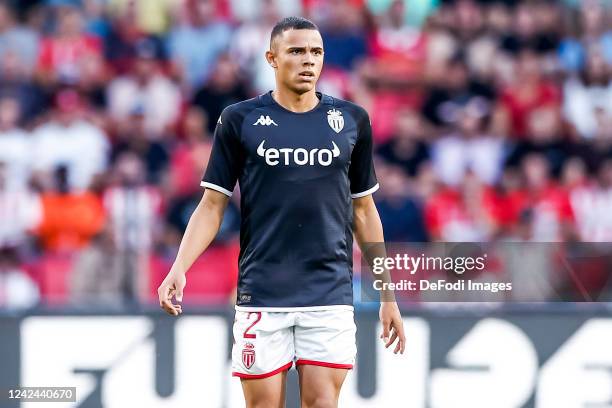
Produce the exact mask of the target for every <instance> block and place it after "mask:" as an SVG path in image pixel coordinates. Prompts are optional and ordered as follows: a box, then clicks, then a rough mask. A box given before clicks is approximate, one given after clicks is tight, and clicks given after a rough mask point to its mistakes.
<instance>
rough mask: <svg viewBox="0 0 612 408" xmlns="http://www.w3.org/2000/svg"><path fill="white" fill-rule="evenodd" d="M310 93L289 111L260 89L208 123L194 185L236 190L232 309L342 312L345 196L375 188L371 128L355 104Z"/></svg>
mask: <svg viewBox="0 0 612 408" xmlns="http://www.w3.org/2000/svg"><path fill="white" fill-rule="evenodd" d="M317 97H318V98H319V103H318V105H317V106H316V107H315V108H314V109H312V110H310V111H308V112H303V113H296V112H292V111H289V110H287V109H285V108H283V107H282V106H281V105H279V104H278V103H277V102H276V101H275V100H274V98H273V97H272V93H271V92H268V93H266V94H263V95H260V96H258V97H256V98H253V99H249V100H247V101H243V102H240V103H237V104H234V105H231V106H229V107H227V108H226V109H225V110H224V111H223V112H222V114H221V116H220V117H219V120H218V122H217V126H216V129H215V135H214V142H213V148H212V153H211V156H210V160H209V163H208V167H207V169H206V172H205V174H204V177H203V179H202V183H201V184H202V186H204V187H206V188H210V189H213V190H217V191H220V192H222V193H224V194H226V195H228V196H231V195H232V191H233V190H234V187H235V185H236V181H238V182H239V184H240V194H241V196H240V207H241V217H242V218H241V228H240V255H239V276H238V290H237V299H236V309H237V310H268V311H272V310H276V311H291V310H322V309H326V308H329V306H333V305H350V306H351V307H352V304H353V287H352V273H353V272H352V267H353V264H352V247H353V238H352V237H353V231H352V221H353V207H352V198H357V197H362V196H366V195H368V194H371V193H373V192H374V191H376V190H377V189H378V183H377V181H376V174H375V172H374V165H373V160H372V131H371V126H370V120H369V117H368V114H367V112H366V111H365V110H364V109H363V108H361V107H359V106H358V105H355V104H353V103H351V102H348V101H344V100H341V99H337V98H333V97H331V96H328V95H324V94H321V93H318V92H317Z"/></svg>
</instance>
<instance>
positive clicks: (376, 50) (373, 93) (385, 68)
mask: <svg viewBox="0 0 612 408" xmlns="http://www.w3.org/2000/svg"><path fill="white" fill-rule="evenodd" d="M404 15H405V4H404V2H402V1H401V0H394V1H392V2H391V4H390V5H389V8H388V9H387V11H386V12H385V13H384V14H383V15H381V16H379V18H378V24H377V26H376V27H375V29H374V30H373V32H372V33H371V34H370V37H369V39H368V54H369V58H367V59H366V60H365V61H364V63H363V64H360V66H359V68H358V71H357V73H358V75H359V80H360V83H359V84H358V85H357V88H358V89H356V90H355V91H356V93H357V94H356V96H359V97H360V98H361V100H359V102H360V103H361V104H362V105H364V106H366V107H367V108H368V110H369V111H370V117H371V121H372V128H373V131H374V138H375V140H376V141H377V142H379V143H383V142H385V141H386V140H388V139H389V137H390V136H391V133H392V132H393V123H394V122H395V115H396V114H397V112H398V111H399V110H400V109H401V108H402V107H404V106H412V107H415V106H416V105H417V103H418V102H419V95H418V93H416V92H411V91H412V89H411V87H412V86H413V85H415V84H416V83H418V82H419V80H421V79H422V75H423V68H424V66H425V57H426V55H427V53H426V49H427V41H426V38H425V36H424V35H423V34H422V33H421V32H420V31H419V30H416V29H415V28H413V27H410V26H409V25H407V24H406V22H405V20H404Z"/></svg>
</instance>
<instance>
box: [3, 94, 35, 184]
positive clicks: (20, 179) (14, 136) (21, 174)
mask: <svg viewBox="0 0 612 408" xmlns="http://www.w3.org/2000/svg"><path fill="white" fill-rule="evenodd" d="M19 117H20V106H19V103H18V102H17V100H15V99H14V98H8V97H5V98H1V99H0V163H4V164H5V165H6V172H7V175H6V180H5V183H6V184H7V185H6V189H9V190H24V189H26V187H27V185H28V182H29V179H30V173H31V167H32V155H31V154H32V141H31V140H30V135H28V134H27V133H26V132H25V131H24V130H23V129H20V128H19V126H18V125H19Z"/></svg>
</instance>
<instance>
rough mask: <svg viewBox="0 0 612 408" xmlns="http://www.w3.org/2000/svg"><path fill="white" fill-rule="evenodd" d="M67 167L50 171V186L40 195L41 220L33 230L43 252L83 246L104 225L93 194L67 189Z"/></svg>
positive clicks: (71, 249) (102, 215)
mask: <svg viewBox="0 0 612 408" xmlns="http://www.w3.org/2000/svg"><path fill="white" fill-rule="evenodd" d="M69 178H70V175H69V170H68V168H67V167H58V168H57V169H56V170H55V172H54V177H53V185H52V186H51V189H49V190H48V191H45V192H44V193H43V194H42V214H43V215H42V220H41V223H40V225H39V226H38V228H37V230H36V234H37V235H38V237H39V238H40V242H41V244H42V247H43V248H44V249H45V250H46V251H59V252H65V251H67V252H71V251H74V250H77V249H80V248H82V247H84V246H85V245H87V244H88V243H89V241H90V239H91V238H92V237H93V236H94V235H96V234H97V233H98V232H99V231H100V230H101V229H102V227H103V225H104V218H105V216H104V209H103V207H102V203H101V201H100V199H99V197H97V196H96V195H95V194H93V193H91V192H89V191H83V192H71V191H70V189H69V184H68V180H69Z"/></svg>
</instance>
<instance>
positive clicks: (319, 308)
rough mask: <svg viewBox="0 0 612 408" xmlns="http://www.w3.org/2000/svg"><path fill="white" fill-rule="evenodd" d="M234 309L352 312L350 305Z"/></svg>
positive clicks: (239, 310) (248, 310)
mask: <svg viewBox="0 0 612 408" xmlns="http://www.w3.org/2000/svg"><path fill="white" fill-rule="evenodd" d="M234 308H235V309H236V311H238V312H317V311H322V310H354V307H353V306H352V305H320V306H297V307H266V306H239V305H235V306H234Z"/></svg>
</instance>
